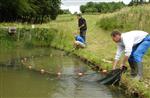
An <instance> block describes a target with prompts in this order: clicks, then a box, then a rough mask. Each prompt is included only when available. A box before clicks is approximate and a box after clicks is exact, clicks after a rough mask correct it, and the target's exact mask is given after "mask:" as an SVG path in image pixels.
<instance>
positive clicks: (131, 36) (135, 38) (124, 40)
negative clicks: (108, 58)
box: [115, 30, 148, 60]
mask: <svg viewBox="0 0 150 98" xmlns="http://www.w3.org/2000/svg"><path fill="white" fill-rule="evenodd" d="M147 35H148V33H147V32H144V31H139V30H135V31H130V32H126V33H122V34H121V42H119V43H117V44H118V49H117V52H116V56H115V59H116V60H119V59H120V56H121V54H122V52H123V51H124V52H125V55H126V56H128V57H129V56H130V55H131V52H132V48H133V46H135V45H137V44H138V43H140V42H141V41H142V40H143V39H144V38H145V37H146V36H147Z"/></svg>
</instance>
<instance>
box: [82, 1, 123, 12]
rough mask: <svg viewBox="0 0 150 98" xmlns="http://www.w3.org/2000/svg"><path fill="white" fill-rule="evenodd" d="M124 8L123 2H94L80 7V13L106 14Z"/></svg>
mask: <svg viewBox="0 0 150 98" xmlns="http://www.w3.org/2000/svg"><path fill="white" fill-rule="evenodd" d="M124 6H125V4H124V3H123V2H107V3H106V2H100V3H94V2H88V3H87V4H86V5H81V6H80V11H81V12H82V13H93V12H96V13H107V12H113V11H116V10H118V9H121V8H123V7H124Z"/></svg>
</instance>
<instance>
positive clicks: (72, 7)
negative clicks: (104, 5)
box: [61, 0, 131, 13]
mask: <svg viewBox="0 0 150 98" xmlns="http://www.w3.org/2000/svg"><path fill="white" fill-rule="evenodd" d="M90 1H92V2H112V1H114V2H119V1H123V2H124V3H125V4H129V2H130V1H131V0H62V4H61V9H69V11H70V12H71V13H74V12H78V13H80V5H84V4H86V3H87V2H90Z"/></svg>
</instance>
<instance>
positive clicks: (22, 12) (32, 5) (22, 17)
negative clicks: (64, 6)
mask: <svg viewBox="0 0 150 98" xmlns="http://www.w3.org/2000/svg"><path fill="white" fill-rule="evenodd" d="M60 4H61V0H0V22H15V21H19V22H29V23H43V22H46V21H48V20H55V19H56V17H57V15H58V12H59V10H60Z"/></svg>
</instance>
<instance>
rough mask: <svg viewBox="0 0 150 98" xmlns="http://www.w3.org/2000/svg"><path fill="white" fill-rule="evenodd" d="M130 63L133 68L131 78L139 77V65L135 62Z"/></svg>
mask: <svg viewBox="0 0 150 98" xmlns="http://www.w3.org/2000/svg"><path fill="white" fill-rule="evenodd" d="M128 62H129V65H130V68H131V72H130V74H131V76H136V75H137V64H136V62H133V61H130V60H129V61H128Z"/></svg>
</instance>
